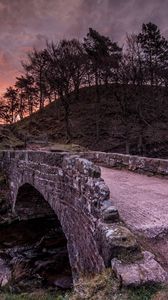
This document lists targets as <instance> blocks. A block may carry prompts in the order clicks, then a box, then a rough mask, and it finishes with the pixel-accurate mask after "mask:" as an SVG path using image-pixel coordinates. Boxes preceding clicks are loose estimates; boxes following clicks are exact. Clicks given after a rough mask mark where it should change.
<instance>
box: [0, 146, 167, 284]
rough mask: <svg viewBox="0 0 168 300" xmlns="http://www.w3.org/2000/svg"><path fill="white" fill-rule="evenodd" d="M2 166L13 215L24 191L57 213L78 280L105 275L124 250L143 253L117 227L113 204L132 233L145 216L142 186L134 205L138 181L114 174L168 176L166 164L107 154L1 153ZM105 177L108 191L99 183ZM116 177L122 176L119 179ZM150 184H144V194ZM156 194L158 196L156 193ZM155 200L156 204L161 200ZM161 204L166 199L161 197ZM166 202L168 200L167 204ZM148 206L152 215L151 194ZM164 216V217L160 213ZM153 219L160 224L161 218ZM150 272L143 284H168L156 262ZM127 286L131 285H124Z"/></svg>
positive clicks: (150, 263) (146, 216)
mask: <svg viewBox="0 0 168 300" xmlns="http://www.w3.org/2000/svg"><path fill="white" fill-rule="evenodd" d="M88 159H89V160H88ZM91 161H92V162H91ZM0 163H1V164H0V165H1V167H2V168H3V169H4V170H5V171H6V173H7V176H8V180H9V185H10V191H11V199H10V201H11V206H12V209H13V212H15V211H16V212H17V206H18V202H19V201H18V200H19V194H20V191H22V190H24V188H26V187H30V188H31V187H33V188H35V189H36V191H38V192H39V193H40V194H41V195H42V196H43V198H44V199H45V200H46V202H47V203H48V204H49V205H50V207H51V208H52V210H53V211H54V212H55V214H56V216H57V218H58V220H59V222H60V224H61V226H62V229H63V232H64V234H65V236H66V239H67V248H68V254H69V261H70V264H71V269H72V274H73V278H74V279H78V278H79V277H80V276H81V275H85V274H87V273H96V272H101V271H102V270H103V269H104V268H105V267H109V266H110V265H111V260H112V259H113V258H114V257H116V256H117V251H119V252H120V254H121V253H122V251H123V250H124V251H123V253H125V251H127V250H128V251H129V253H130V251H132V252H131V253H132V254H131V255H133V253H134V252H138V251H140V250H139V246H138V244H137V241H136V239H135V236H134V235H133V234H132V233H131V232H130V231H129V230H128V229H127V228H126V227H124V225H123V223H122V222H120V221H119V217H118V211H117V209H115V207H114V206H113V204H114V203H115V205H116V207H117V208H118V209H119V212H120V211H121V216H122V219H123V220H124V222H125V223H126V224H127V225H128V227H130V228H131V229H133V230H134V225H135V224H136V221H137V215H138V214H137V212H138V211H139V212H140V215H141V214H142V215H144V210H143V212H142V207H141V198H140V195H142V194H141V192H142V190H143V186H142V189H141V190H140V191H139V196H138V198H137V199H136V197H137V192H136V189H137V188H138V182H140V181H139V180H140V178H137V180H136V184H135V181H134V179H133V178H134V175H133V177H129V176H130V174H131V173H129V176H126V175H125V172H127V171H118V170H115V169H114V168H119V169H122V168H126V169H128V170H131V171H137V172H139V173H147V174H148V175H149V174H150V175H166V176H167V174H168V161H164V160H152V159H147V158H139V157H131V156H126V155H120V154H106V153H80V154H78V155H75V154H74V155H71V154H68V153H56V152H47V151H36V152H34V151H26V150H25V151H2V152H1V153H0ZM94 163H96V164H94ZM98 164H100V165H101V166H103V168H102V167H101V168H100V167H99V166H98ZM107 167H108V168H107ZM110 168H113V169H110ZM101 172H102V175H103V178H104V179H105V181H106V182H107V183H108V185H109V187H110V189H109V188H108V186H107V185H106V183H105V182H104V180H103V179H102V178H101ZM116 172H120V175H119V174H118V173H116ZM135 175H136V174H135ZM124 176H126V178H125V177H124ZM138 176H142V175H138ZM142 177H143V178H148V179H149V177H144V176H142ZM148 179H145V180H144V182H143V184H144V189H145V190H146V183H147V182H148ZM158 180H159V182H161V181H162V179H158ZM165 180H166V179H165ZM162 186H163V185H162V184H161V187H162ZM149 190H150V187H149ZM137 191H138V189H137ZM153 192H154V193H155V194H156V195H158V193H157V190H155V191H153ZM110 193H111V198H112V199H111V198H110ZM131 195H132V196H131ZM135 195H136V197H134V196H135ZM167 196H168V195H167ZM131 197H132V198H131ZM155 198H156V199H155V200H157V196H156V197H155ZM160 198H161V199H162V196H161V197H160ZM132 199H133V201H132ZM165 199H166V196H165V197H164V201H165ZM145 200H146V201H147V202H148V203H147V204H148V206H149V207H148V211H149V210H151V211H153V210H152V209H151V205H152V204H151V194H149V197H146V198H145ZM149 200H150V201H149ZM129 201H130V203H129ZM31 205H32V206H33V205H34V203H33V202H31V200H30V205H29V207H30V206H31ZM143 205H145V202H143ZM155 205H156V203H155ZM167 208H168V207H167ZM37 209H38V207H37ZM161 210H162V211H164V210H163V209H162V208H161ZM131 211H132V214H131ZM136 211H137V212H136ZM166 212H167V210H166ZM27 213H28V211H27ZM37 213H38V212H37ZM155 216H156V219H158V218H157V214H155ZM147 221H148V214H146V215H145V218H144V219H143V222H145V224H146V222H147ZM117 222H118V223H117ZM154 222H155V221H154ZM141 223H142V222H141V221H140V224H141ZM167 223H168V222H167ZM167 223H166V224H167ZM116 224H118V225H116ZM150 257H151V256H150ZM114 265H115V264H114ZM140 265H141V267H140V271H139V274H141V273H142V272H143V268H145V270H146V264H145V267H143V266H144V265H143V263H141V264H140ZM153 265H154V266H153ZM147 266H148V268H149V270H148V272H146V271H145V272H146V273H145V274H146V279H143V280H144V281H142V279H141V278H140V276H141V275H139V282H141V283H142V282H144V283H146V282H160V281H164V280H165V278H166V275H165V273H164V270H163V269H162V268H161V267H160V265H158V264H157V263H156V262H153V258H152V259H151V260H150V262H149V261H147ZM149 266H151V269H150V267H149ZM114 268H115V267H114ZM129 268H130V266H129ZM129 268H128V269H129ZM141 268H142V270H141ZM119 269H120V264H119ZM126 274H128V272H126ZM158 274H159V278H158ZM120 275H121V274H120ZM120 277H122V276H120ZM131 280H132V278H131ZM136 280H137V279H136ZM127 283H129V279H128V280H127V279H126V284H127Z"/></svg>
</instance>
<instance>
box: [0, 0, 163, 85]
mask: <svg viewBox="0 0 168 300" xmlns="http://www.w3.org/2000/svg"><path fill="white" fill-rule="evenodd" d="M167 9H168V1H167V0H162V1H160V0H117V1H116V0H27V1H25V0H0V89H1V90H2V89H4V87H5V85H6V86H8V85H9V84H12V83H14V80H15V76H16V75H18V72H20V71H21V65H20V62H19V61H20V59H24V57H25V53H26V52H27V50H28V51H29V50H30V49H31V48H32V47H33V46H36V47H37V48H42V47H43V46H44V45H45V41H46V39H49V40H51V39H52V40H59V39H61V38H65V37H67V38H72V37H77V38H82V37H83V36H84V35H86V33H87V31H88V28H89V27H93V28H95V29H96V30H98V31H100V32H101V33H102V34H105V35H109V36H110V37H111V38H112V39H114V40H115V41H119V42H120V44H122V43H123V42H124V38H125V34H126V33H132V32H137V31H140V28H141V25H142V23H143V22H149V21H152V22H155V23H156V24H157V25H158V26H159V27H160V28H161V30H162V32H163V34H165V35H166V37H168V24H167Z"/></svg>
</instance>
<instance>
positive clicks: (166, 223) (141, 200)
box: [101, 168, 168, 238]
mask: <svg viewBox="0 0 168 300" xmlns="http://www.w3.org/2000/svg"><path fill="white" fill-rule="evenodd" d="M101 170H102V178H103V179H104V180H105V182H106V183H107V185H108V186H109V188H110V192H111V199H112V201H113V203H114V205H115V206H116V207H117V208H118V210H119V214H120V216H121V218H122V219H123V221H124V222H125V223H126V224H127V225H128V226H129V228H131V229H132V230H134V231H135V232H137V233H143V235H144V236H145V237H147V238H154V237H156V236H158V235H160V234H161V233H167V234H168V180H167V179H162V178H156V177H148V176H146V175H139V174H136V173H132V172H129V171H125V170H121V171H120V170H115V169H107V168H101Z"/></svg>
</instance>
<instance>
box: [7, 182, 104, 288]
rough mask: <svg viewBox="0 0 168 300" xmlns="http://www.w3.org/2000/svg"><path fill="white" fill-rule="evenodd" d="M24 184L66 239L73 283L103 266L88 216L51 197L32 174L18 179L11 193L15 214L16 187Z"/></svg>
mask: <svg viewBox="0 0 168 300" xmlns="http://www.w3.org/2000/svg"><path fill="white" fill-rule="evenodd" d="M25 185H29V186H32V187H33V188H34V189H35V190H36V191H38V193H40V194H41V195H42V197H43V199H44V200H45V201H46V202H47V203H48V204H49V206H50V207H51V208H52V210H53V211H54V212H55V215H56V216H57V218H58V220H59V222H60V224H61V227H62V230H63V233H64V234H65V237H66V240H67V250H68V256H69V262H70V266H71V270H72V276H73V280H74V282H75V281H76V280H78V279H79V277H80V276H82V275H85V274H87V273H96V272H100V271H101V270H102V269H103V268H104V262H103V259H102V257H101V256H100V255H99V250H98V247H97V244H96V241H95V237H94V232H92V230H91V229H90V227H91V226H93V224H92V222H91V220H90V219H89V216H86V215H85V214H84V213H83V212H82V214H80V213H81V212H80V211H78V210H77V209H76V208H75V207H73V206H72V205H70V206H69V205H67V204H66V203H65V202H64V201H63V203H62V201H60V199H59V198H58V199H56V198H53V196H52V195H51V194H50V193H48V192H47V190H48V189H47V188H46V189H44V187H43V185H42V186H40V185H39V182H38V181H36V180H34V179H32V177H31V179H30V180H28V178H26V180H25V181H24V180H22V182H20V184H19V183H18V182H17V192H15V193H14V198H13V203H14V210H15V213H16V207H17V198H18V193H19V190H20V189H22V188H23V187H24V186H25ZM80 227H81V228H80ZM74 228H78V230H77V231H75V229H74ZM83 244H84V245H85V246H83ZM99 260H100V261H99Z"/></svg>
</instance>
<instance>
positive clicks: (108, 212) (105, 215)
mask: <svg viewBox="0 0 168 300" xmlns="http://www.w3.org/2000/svg"><path fill="white" fill-rule="evenodd" d="M102 219H103V221H104V222H105V223H113V222H117V221H119V214H118V210H117V209H116V207H114V206H109V207H107V208H106V209H104V210H103V212H102Z"/></svg>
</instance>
